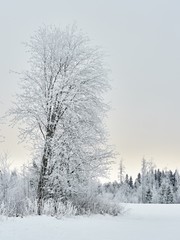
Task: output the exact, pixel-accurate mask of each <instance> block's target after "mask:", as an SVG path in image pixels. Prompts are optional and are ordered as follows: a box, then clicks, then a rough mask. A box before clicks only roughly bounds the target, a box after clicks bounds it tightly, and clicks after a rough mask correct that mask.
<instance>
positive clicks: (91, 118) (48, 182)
mask: <svg viewBox="0 0 180 240" xmlns="http://www.w3.org/2000/svg"><path fill="white" fill-rule="evenodd" d="M27 47H28V50H29V53H30V55H31V57H30V60H29V64H30V68H29V70H28V71H26V72H23V73H22V75H21V81H20V87H21V93H20V94H18V95H17V101H16V103H15V105H14V107H13V108H12V109H11V110H10V112H9V113H10V116H11V117H12V123H13V124H18V126H20V137H21V139H22V140H26V141H28V143H31V145H32V149H33V161H32V164H30V166H28V168H27V169H25V172H24V173H23V172H22V173H20V174H17V173H12V172H9V169H8V170H7V171H5V172H3V171H1V177H2V178H4V177H8V181H7V182H6V184H7V186H4V185H3V184H4V182H3V181H2V182H1V185H2V188H4V191H5V192H4V194H2V196H1V199H0V201H1V206H4V207H3V209H5V212H6V214H9V215H24V214H29V213H36V212H37V214H39V215H41V214H44V213H48V214H51V215H57V214H60V213H61V212H62V211H64V212H66V211H67V212H69V213H73V214H74V213H76V214H84V213H103V214H104V213H109V214H113V215H117V214H119V213H120V212H121V208H120V207H119V206H118V205H116V204H114V203H112V202H111V203H109V202H106V201H105V200H103V197H102V196H101V194H100V193H99V191H98V184H97V180H98V177H100V176H101V177H102V176H103V175H104V174H106V171H107V169H108V167H109V164H110V162H111V159H112V157H113V151H112V150H111V148H110V147H109V146H108V145H107V139H106V132H105V129H104V125H103V119H104V117H105V114H106V111H107V106H106V104H104V102H103V97H102V95H103V93H104V92H105V91H106V90H107V89H108V87H109V86H108V79H107V71H106V68H105V67H104V62H103V54H102V52H101V51H100V49H99V48H98V47H92V46H91V44H90V42H89V39H88V38H87V37H86V36H84V35H83V33H82V32H81V31H79V30H77V28H76V27H74V26H73V27H67V28H66V29H65V30H61V29H59V28H56V27H43V28H40V29H39V30H38V31H37V32H36V34H35V35H34V36H33V37H32V38H31V40H30V42H29V43H28V44H27ZM13 178H14V179H13ZM15 179H16V181H17V184H16V182H15ZM10 182H11V183H10ZM13 184H14V186H13ZM16 188H18V190H17V189H16ZM12 189H14V190H12ZM12 194H17V199H16V197H15V198H14V203H11V201H13V200H12V197H10V195H12ZM12 205H13V207H12ZM3 211H4V210H3ZM1 213H2V212H1Z"/></svg>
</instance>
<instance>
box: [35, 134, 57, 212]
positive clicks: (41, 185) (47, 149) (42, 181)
mask: <svg viewBox="0 0 180 240" xmlns="http://www.w3.org/2000/svg"><path fill="white" fill-rule="evenodd" d="M52 138H53V134H52V132H51V136H50V134H49V136H48V137H47V140H46V143H45V146H44V153H43V157H42V164H41V169H40V176H39V182H38V190H37V207H38V209H37V213H38V215H41V214H42V208H43V200H44V197H45V185H46V176H47V166H48V161H49V159H50V158H51V154H52V149H51V148H52V146H51V141H52Z"/></svg>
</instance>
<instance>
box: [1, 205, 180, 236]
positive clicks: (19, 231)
mask: <svg viewBox="0 0 180 240" xmlns="http://www.w3.org/2000/svg"><path fill="white" fill-rule="evenodd" d="M127 209H128V210H127ZM126 210H127V211H126V212H125V213H124V215H122V216H118V217H112V216H100V215H94V216H90V217H88V216H83V217H71V218H63V219H56V218H53V217H47V216H32V217H24V218H8V219H4V218H2V217H1V218H0V240H121V239H122V240H161V239H162V240H170V239H172V238H175V239H180V205H177V204H174V205H160V204H146V205H145V204H144V205H143V204H127V205H126Z"/></svg>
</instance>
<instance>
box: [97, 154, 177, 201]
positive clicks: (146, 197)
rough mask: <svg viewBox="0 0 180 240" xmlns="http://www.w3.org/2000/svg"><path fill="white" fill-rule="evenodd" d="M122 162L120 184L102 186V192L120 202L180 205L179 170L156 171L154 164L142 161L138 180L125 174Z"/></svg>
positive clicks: (111, 183)
mask: <svg viewBox="0 0 180 240" xmlns="http://www.w3.org/2000/svg"><path fill="white" fill-rule="evenodd" d="M124 169H125V168H124V166H123V163H122V161H121V162H120V168H119V182H118V181H114V182H109V183H105V184H103V185H102V186H101V188H100V189H101V191H102V192H105V193H106V194H109V195H112V198H115V199H117V200H118V201H120V202H130V203H162V204H163V203H165V204H172V203H180V175H179V172H178V170H175V171H171V170H160V169H156V168H155V166H154V164H153V163H152V162H148V161H146V160H145V159H143V160H142V168H141V172H139V173H138V174H137V177H136V179H134V180H133V178H132V176H129V175H128V174H125V171H124Z"/></svg>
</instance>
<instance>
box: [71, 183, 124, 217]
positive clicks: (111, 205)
mask: <svg viewBox="0 0 180 240" xmlns="http://www.w3.org/2000/svg"><path fill="white" fill-rule="evenodd" d="M72 204H73V205H74V206H75V207H76V209H77V214H78V215H82V214H110V215H113V216H117V215H119V214H121V213H122V210H123V209H122V207H121V206H120V205H119V204H118V203H116V202H115V201H113V200H111V201H109V199H108V198H104V195H103V194H102V193H99V191H98V186H97V184H94V183H93V184H91V186H88V187H87V186H86V188H85V189H84V191H83V192H81V193H79V194H78V196H77V195H76V196H74V198H72Z"/></svg>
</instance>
